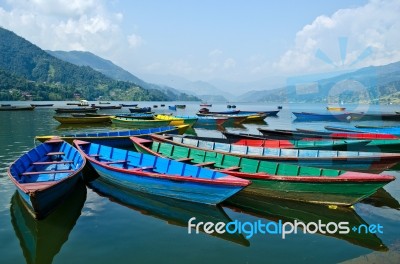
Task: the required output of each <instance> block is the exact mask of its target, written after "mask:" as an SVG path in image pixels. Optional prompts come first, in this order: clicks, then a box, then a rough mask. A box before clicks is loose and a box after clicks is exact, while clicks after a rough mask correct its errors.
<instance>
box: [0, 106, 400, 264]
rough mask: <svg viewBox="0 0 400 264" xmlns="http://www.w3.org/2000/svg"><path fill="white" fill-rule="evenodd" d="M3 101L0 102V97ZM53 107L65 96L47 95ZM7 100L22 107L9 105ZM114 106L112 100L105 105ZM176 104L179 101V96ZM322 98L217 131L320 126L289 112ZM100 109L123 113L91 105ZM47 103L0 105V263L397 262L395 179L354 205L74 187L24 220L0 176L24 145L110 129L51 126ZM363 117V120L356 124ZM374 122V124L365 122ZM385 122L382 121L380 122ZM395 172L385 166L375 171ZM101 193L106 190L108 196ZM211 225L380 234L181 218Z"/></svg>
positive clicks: (203, 132)
mask: <svg viewBox="0 0 400 264" xmlns="http://www.w3.org/2000/svg"><path fill="white" fill-rule="evenodd" d="M2 103H6V102H2ZM54 103H55V106H54V107H63V106H65V102H54ZM163 103H164V104H166V107H164V108H161V107H160V106H159V105H160V104H161V102H139V106H153V105H155V104H157V105H158V106H159V107H158V108H157V109H155V110H156V112H169V111H168V105H172V104H173V103H172V102H166V103H165V102H163ZM16 104H21V105H23V104H25V105H26V104H27V103H26V102H18V103H16ZM113 104H114V103H113ZM179 104H182V102H179ZM186 105H187V108H186V109H182V110H179V109H178V111H177V113H178V114H184V115H193V114H194V113H195V112H196V111H197V110H198V109H199V108H200V107H199V104H198V103H193V102H192V103H190V102H187V103H186ZM236 106H237V109H241V110H273V109H276V107H277V105H276V104H239V103H238V104H236ZM211 109H212V110H215V111H217V110H226V109H227V108H226V104H214V105H213V107H212V108H211ZM321 109H325V105H319V104H297V105H283V110H281V112H280V113H279V117H278V118H267V119H266V121H267V123H268V124H245V125H243V126H239V127H228V128H226V130H227V131H234V132H244V133H258V131H257V127H261V126H265V127H269V128H285V129H292V128H295V127H303V128H315V129H320V128H322V127H323V126H324V125H327V124H328V123H324V122H313V123H297V122H293V117H292V114H291V111H295V110H301V111H321ZM348 109H349V110H355V111H367V110H371V111H374V110H377V111H378V110H379V111H395V110H399V109H398V108H397V106H378V105H372V106H367V105H364V106H348ZM99 112H104V113H116V112H125V113H127V112H128V109H127V108H125V109H124V108H123V109H121V110H101V111H99ZM54 114H55V112H54V108H36V109H35V110H34V111H27V112H17V111H16V112H1V111H0V121H1V122H0V127H1V129H0V146H1V148H0V165H1V166H0V186H1V187H0V245H1V247H0V256H1V257H0V259H1V260H0V263H230V264H233V263H337V262H348V263H365V262H367V263H386V262H387V263H399V262H400V211H399V202H398V201H399V200H400V183H399V180H398V179H397V180H396V181H394V182H392V183H390V184H388V185H386V186H385V188H384V190H381V191H380V193H379V195H377V196H375V198H374V199H369V200H367V201H364V202H362V203H358V204H356V205H355V206H354V210H352V209H347V210H342V209H340V208H339V209H336V210H335V209H329V208H328V207H325V206H315V205H304V204H298V203H288V202H283V201H273V200H268V199H252V197H238V198H237V199H235V200H234V201H233V202H232V203H230V204H223V205H222V206H221V207H210V206H202V205H193V204H190V203H185V202H179V201H174V200H170V199H166V198H162V197H154V196H148V195H142V194H133V193H126V192H118V191H116V190H115V189H113V188H111V187H109V186H100V187H99V188H100V189H101V190H102V193H98V192H96V191H94V190H92V189H90V188H87V189H86V188H82V189H79V190H77V191H76V192H77V193H76V194H75V195H74V199H71V200H70V201H69V202H68V203H66V204H64V205H63V206H62V207H60V208H59V209H57V211H55V212H54V213H53V214H52V215H51V216H49V217H48V218H46V219H45V220H44V221H40V222H37V221H34V220H33V219H32V218H30V217H29V216H28V215H27V213H26V211H25V209H24V207H23V205H22V204H21V203H20V201H19V200H18V196H15V187H14V185H13V184H12V183H11V181H10V180H9V179H8V177H7V168H8V166H9V165H10V163H11V162H12V161H14V160H15V159H17V158H18V157H19V156H20V155H21V154H22V153H24V152H26V151H28V150H29V149H31V148H32V147H34V144H35V143H34V137H35V136H36V135H49V134H62V133H66V132H69V131H78V130H80V131H81V130H97V131H100V130H108V129H115V128H114V127H111V126H108V127H107V126H106V127H103V126H96V127H86V128H85V127H71V126H60V125H59V124H58V123H57V121H55V120H54V119H53V118H52V116H53V115H54ZM364 123H365V122H364ZM374 124H380V122H375V123H374ZM385 124H390V123H385ZM190 132H191V133H192V134H193V133H195V134H197V135H199V136H215V137H221V136H222V134H221V133H220V132H219V131H216V130H213V129H200V128H199V129H194V131H190ZM385 173H387V174H391V175H395V176H397V177H399V175H400V174H399V173H398V172H395V171H390V172H385ZM110 195H111V196H110ZM193 216H195V217H197V218H198V219H202V220H204V221H214V222H219V221H222V222H226V223H228V222H230V221H235V220H238V221H241V222H246V221H249V222H257V221H258V220H260V221H261V222H263V223H269V222H274V223H276V222H278V223H279V221H283V222H285V221H294V220H295V219H297V220H298V221H302V222H305V223H308V222H310V221H314V222H318V220H321V221H323V222H340V221H348V222H349V223H350V224H354V225H360V224H368V225H373V224H375V225H378V224H379V225H381V226H383V233H379V234H356V233H354V232H350V234H347V235H330V234H318V233H317V234H303V232H302V231H299V233H297V234H291V235H288V236H287V237H286V238H285V239H282V237H281V236H280V235H276V234H275V235H273V234H255V235H254V236H253V237H251V238H246V235H245V234H242V235H240V234H234V235H227V234H224V235H218V236H212V235H209V234H206V233H204V232H200V233H199V234H194V232H192V234H188V229H187V221H188V219H189V218H191V217H193Z"/></svg>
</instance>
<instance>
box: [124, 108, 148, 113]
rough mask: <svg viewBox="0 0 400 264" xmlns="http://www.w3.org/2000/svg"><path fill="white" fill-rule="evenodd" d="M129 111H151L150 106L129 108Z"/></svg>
mask: <svg viewBox="0 0 400 264" xmlns="http://www.w3.org/2000/svg"><path fill="white" fill-rule="evenodd" d="M129 112H131V113H149V112H151V107H134V108H129Z"/></svg>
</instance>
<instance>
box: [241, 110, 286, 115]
mask: <svg viewBox="0 0 400 264" xmlns="http://www.w3.org/2000/svg"><path fill="white" fill-rule="evenodd" d="M260 113H263V114H266V115H267V116H278V113H279V110H270V111H242V110H240V111H239V114H254V115H256V114H260Z"/></svg>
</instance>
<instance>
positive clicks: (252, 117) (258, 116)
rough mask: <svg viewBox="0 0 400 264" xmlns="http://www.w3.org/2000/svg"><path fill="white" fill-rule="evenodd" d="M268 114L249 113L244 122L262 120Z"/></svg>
mask: <svg viewBox="0 0 400 264" xmlns="http://www.w3.org/2000/svg"><path fill="white" fill-rule="evenodd" d="M267 116H268V115H267V114H265V113H259V114H254V115H249V116H247V118H246V119H245V120H244V123H251V122H260V121H264V119H265V118H267Z"/></svg>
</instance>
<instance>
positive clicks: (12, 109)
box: [0, 106, 35, 111]
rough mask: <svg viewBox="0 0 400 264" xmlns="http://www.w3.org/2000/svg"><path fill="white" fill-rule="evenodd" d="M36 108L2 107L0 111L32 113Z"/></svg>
mask: <svg viewBox="0 0 400 264" xmlns="http://www.w3.org/2000/svg"><path fill="white" fill-rule="evenodd" d="M34 109H35V107H34V106H2V107H0V111H32V110H34Z"/></svg>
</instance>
